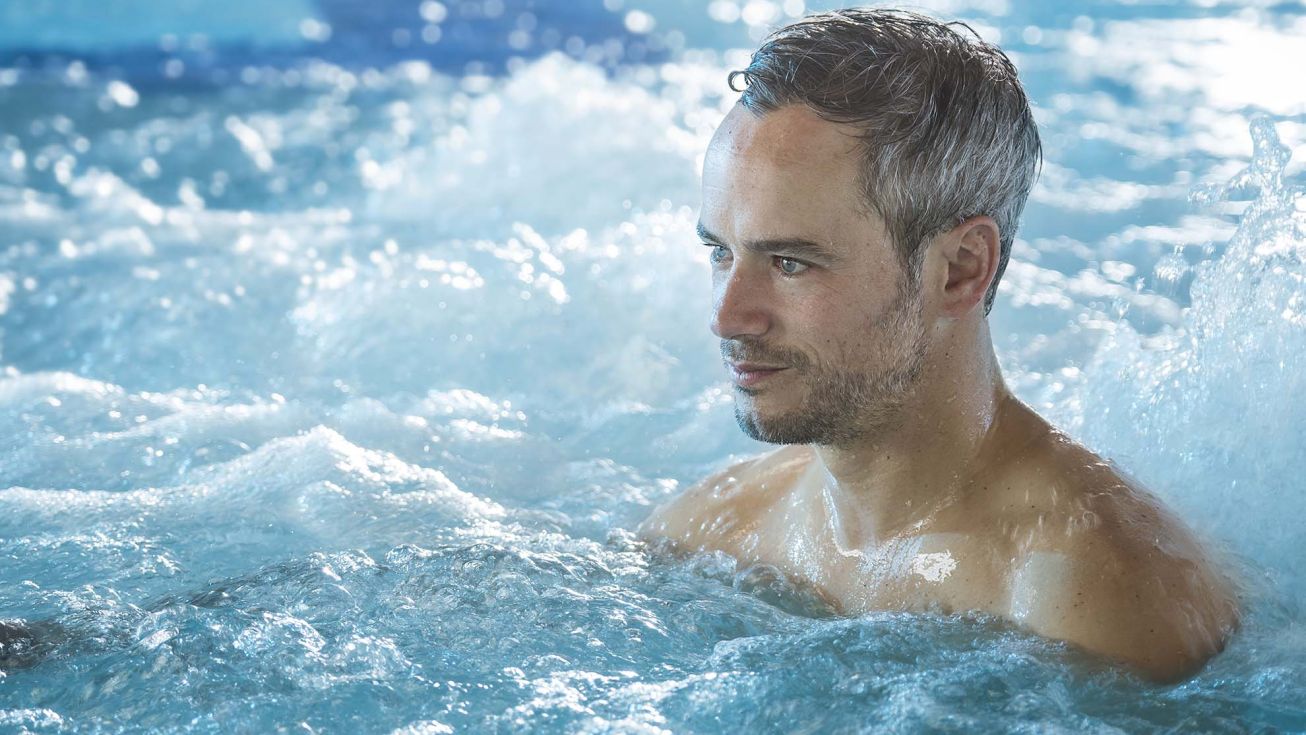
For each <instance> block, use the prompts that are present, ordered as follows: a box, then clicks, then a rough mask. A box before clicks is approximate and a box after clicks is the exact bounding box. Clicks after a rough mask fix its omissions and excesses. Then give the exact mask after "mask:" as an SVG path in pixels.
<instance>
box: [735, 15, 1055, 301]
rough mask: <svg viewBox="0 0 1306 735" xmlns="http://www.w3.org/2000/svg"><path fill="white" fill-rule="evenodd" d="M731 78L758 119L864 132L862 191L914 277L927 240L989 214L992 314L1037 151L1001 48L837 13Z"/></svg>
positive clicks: (776, 41)
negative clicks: (995, 251)
mask: <svg viewBox="0 0 1306 735" xmlns="http://www.w3.org/2000/svg"><path fill="white" fill-rule="evenodd" d="M954 26H958V27H961V28H964V29H965V30H967V31H969V34H970V36H971V37H967V36H963V35H962V34H960V33H958V32H957V31H956V30H954V29H953V27H954ZM738 76H742V77H743V78H744V81H745V83H746V86H745V87H744V88H743V89H736V88H735V78H736V77H738ZM729 83H730V88H731V89H734V90H735V91H741V92H743V96H742V98H741V100H740V101H741V102H742V104H743V105H744V106H745V107H747V108H748V109H749V110H751V111H752V112H754V113H755V114H759V115H760V114H764V113H766V112H768V111H770V110H775V109H777V108H780V107H783V106H785V105H790V104H803V105H806V106H807V107H808V108H810V109H811V110H812V111H813V112H815V113H816V114H817V115H819V116H820V117H822V118H823V119H826V120H829V121H831V122H838V123H850V124H853V125H855V126H857V127H859V128H861V130H862V135H861V136H860V139H861V145H862V157H863V161H862V170H861V177H860V178H861V181H860V183H861V186H862V188H863V193H864V195H865V197H866V201H867V203H868V204H869V205H870V207H871V209H872V210H874V211H875V213H876V214H878V215H879V216H880V218H881V219H883V220H884V221H885V223H886V226H887V227H888V229H889V233H890V235H891V237H892V238H893V241H894V243H895V245H896V246H897V252H898V256H899V259H900V261H901V262H902V264H903V266H904V268H905V269H906V270H907V273H908V275H909V277H910V278H911V279H912V283H913V284H914V283H916V282H917V281H918V280H919V277H920V267H921V263H922V262H923V260H924V252H925V248H924V244H925V243H926V242H927V241H928V240H929V238H931V237H933V236H934V235H937V234H939V233H941V232H946V231H947V230H949V229H951V228H953V227H955V226H956V225H958V224H960V223H961V222H963V221H964V220H965V219H966V218H968V217H973V216H975V215H980V214H985V215H988V216H990V217H992V218H993V219H994V221H995V222H997V225H998V232H999V236H1000V240H1001V254H1000V256H999V258H998V268H997V272H996V274H995V275H994V277H993V283H992V284H991V285H990V286H989V290H988V293H986V294H985V297H984V313H985V314H988V313H989V310H990V309H992V308H993V298H994V296H995V295H996V293H997V290H998V281H999V279H1001V278H1002V273H1003V271H1004V270H1006V267H1007V260H1008V258H1009V257H1010V255H1011V243H1012V241H1013V240H1014V239H1015V233H1016V223H1017V221H1018V220H1019V219H1020V213H1021V210H1023V209H1024V207H1025V200H1026V199H1028V198H1029V192H1030V189H1031V188H1032V187H1033V185H1034V180H1035V178H1036V177H1037V175H1038V169H1039V167H1040V164H1041V158H1042V146H1041V144H1040V142H1039V137H1038V127H1037V126H1036V125H1035V124H1034V116H1033V114H1032V112H1031V111H1030V106H1029V100H1028V98H1027V97H1026V96H1025V92H1024V90H1023V89H1022V88H1021V86H1020V81H1019V80H1018V79H1017V78H1016V68H1015V66H1014V65H1013V64H1012V63H1011V60H1010V59H1008V58H1007V55H1006V54H1004V53H1002V50H1001V49H999V48H998V47H996V46H994V45H992V44H989V43H985V42H984V41H983V40H981V39H980V38H979V34H977V33H975V31H974V29H972V28H971V27H970V26H968V25H966V24H964V23H960V22H953V23H941V22H939V21H937V20H934V19H933V18H929V17H926V16H924V15H919V14H916V13H910V12H906V11H895V10H869V9H848V10H838V11H834V12H830V13H820V14H817V15H811V16H808V17H806V18H802V19H800V20H798V21H795V22H794V23H791V24H789V25H787V26H785V27H783V28H780V29H779V30H777V31H776V32H774V33H772V34H771V35H770V36H769V37H768V38H767V39H766V41H765V42H764V43H763V44H762V47H761V48H759V49H758V50H757V52H756V53H754V54H753V58H752V60H751V62H750V63H749V65H748V68H747V69H744V70H742V71H734V72H731V73H730V77H729Z"/></svg>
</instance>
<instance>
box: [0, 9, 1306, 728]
mask: <svg viewBox="0 0 1306 735" xmlns="http://www.w3.org/2000/svg"><path fill="white" fill-rule="evenodd" d="M214 7H216V6H214ZM801 7H802V4H801V3H794V2H786V3H771V2H762V1H760V0H750V1H749V2H732V1H730V0H724V1H718V2H712V3H697V2H689V1H688V0H685V2H665V3H659V2H653V1H652V0H647V1H645V2H635V1H634V0H626V1H625V2H619V1H614V0H607V1H606V2H561V1H560V0H559V2H533V3H528V2H526V1H525V0H513V1H508V0H486V1H484V2H476V3H461V4H460V3H454V2H450V3H436V2H430V1H429V0H428V2H416V3H398V2H386V3H378V4H369V5H367V6H364V5H362V4H357V3H348V2H344V0H322V1H321V2H308V0H275V1H270V0H264V2H260V3H253V2H247V1H240V2H231V3H227V4H225V5H224V6H223V10H222V12H216V11H214V10H212V9H211V8H210V9H208V10H206V9H205V8H209V6H201V5H200V4H198V3H196V4H189V5H188V4H185V3H181V4H164V3H154V2H146V1H145V0H119V1H118V2H117V3H109V4H103V3H99V4H97V3H90V2H80V1H69V2H64V3H59V4H54V3H51V4H32V5H28V6H26V7H24V8H22V9H21V12H20V9H19V8H18V6H17V5H16V4H9V5H6V6H4V8H2V9H0V365H2V366H3V370H4V373H3V376H2V377H0V427H3V433H0V437H2V438H0V554H3V556H2V557H0V558H3V560H4V564H3V566H2V567H0V619H5V620H8V621H15V620H18V621H23V626H24V629H26V630H27V631H29V632H30V634H31V636H32V637H31V638H29V639H27V640H28V642H29V643H28V645H27V647H23V641H22V640H17V641H16V642H14V643H13V644H11V645H13V646H16V647H17V650H11V651H9V652H8V655H9V657H10V660H11V661H12V662H13V663H12V665H11V666H10V667H9V668H7V669H6V670H5V671H4V672H3V675H2V676H0V730H7V731H24V730H26V731H32V732H50V733H58V732H113V731H120V730H134V729H152V730H157V731H176V730H183V729H188V730H199V731H222V732H226V731H248V732H270V731H286V732H299V731H305V732H308V731H311V732H382V733H390V732H398V733H441V732H518V731H522V732H527V731H529V732H650V733H652V732H663V731H670V732H677V733H679V732H705V733H712V732H721V731H736V732H820V733H825V732H856V731H871V732H878V731H894V732H899V731H912V732H915V731H923V732H974V731H984V732H989V731H995V732H996V731H1012V732H1047V731H1081V730H1088V731H1106V732H1115V731H1125V732H1136V731H1174V732H1190V731H1208V732H1209V731H1228V732H1246V731H1275V730H1277V731H1301V730H1306V705H1303V704H1302V703H1303V702H1306V612H1303V603H1304V602H1306V562H1304V561H1303V558H1302V554H1301V548H1302V541H1303V533H1302V531H1301V530H1300V529H1301V522H1300V519H1301V518H1302V517H1303V515H1306V513H1304V511H1306V495H1304V494H1303V493H1302V492H1301V481H1300V479H1299V478H1300V477H1301V471H1302V469H1303V468H1304V467H1306V445H1304V444H1303V442H1302V439H1301V436H1302V433H1303V432H1302V430H1303V427H1304V426H1306V407H1304V406H1303V404H1302V402H1301V401H1300V400H1299V398H1298V397H1299V396H1301V395H1302V394H1303V389H1304V388H1306V385H1303V382H1304V381H1303V378H1302V377H1301V372H1300V370H1299V369H1297V368H1298V364H1297V363H1296V362H1295V361H1296V360H1297V359H1300V358H1301V356H1302V355H1304V354H1306V303H1303V298H1306V297H1303V295H1302V294H1303V287H1302V281H1303V278H1304V277H1306V264H1304V263H1303V256H1304V255H1306V198H1303V195H1302V193H1301V188H1302V185H1301V181H1302V176H1301V171H1302V166H1303V159H1302V154H1301V150H1302V149H1303V146H1302V141H1303V139H1306V92H1303V91H1302V87H1301V85H1300V84H1297V82H1296V80H1295V79H1293V78H1292V76H1291V74H1290V73H1289V71H1288V70H1290V69H1295V68H1297V67H1299V66H1300V65H1301V63H1302V62H1306V58H1303V56H1306V51H1304V50H1303V49H1306V14H1303V13H1302V12H1301V11H1300V10H1295V9H1294V8H1292V7H1291V6H1286V5H1283V4H1275V3H1269V2H1266V3H1258V4H1250V5H1233V4H1222V3H1203V4H1202V5H1201V6H1200V7H1199V6H1191V7H1190V6H1182V5H1165V4H1156V5H1128V4H1124V5H1114V4H1107V3H1102V2H1082V3H1079V4H1078V5H1077V6H1074V7H1073V8H1072V7H1071V6H1068V5H1062V4H1057V5H1056V6H1055V8H1054V7H1053V6H1052V4H1043V3H1037V4H1035V3H1017V2H1002V1H1001V0H977V1H975V2H945V1H943V0H940V1H939V2H936V3H933V4H926V7H930V8H934V9H935V10H936V11H937V12H938V13H940V14H943V15H958V16H961V17H964V18H966V19H968V20H971V21H972V22H973V23H974V25H975V27H976V28H977V29H978V30H979V31H980V32H981V33H982V34H984V35H985V36H986V37H987V38H990V39H992V40H997V41H999V42H1000V43H1001V44H1002V45H1003V46H1004V47H1005V48H1008V49H1009V50H1010V51H1011V52H1012V53H1013V56H1014V57H1015V58H1016V61H1017V64H1018V66H1020V68H1021V69H1022V73H1023V74H1024V77H1025V80H1026V84H1027V86H1028V88H1029V91H1030V95H1031V97H1032V99H1033V101H1034V102H1035V105H1036V113H1037V115H1038V118H1039V123H1040V125H1041V127H1042V130H1043V137H1044V143H1045V150H1046V158H1047V163H1046V165H1045V168H1044V172H1043V177H1042V180H1041V183H1040V185H1039V187H1038V188H1037V189H1036V191H1035V192H1034V194H1033V196H1032V199H1031V203H1030V205H1029V207H1028V208H1027V210H1026V216H1025V221H1024V224H1023V228H1022V232H1021V238H1020V240H1018V242H1017V244H1016V249H1015V251H1014V253H1013V260H1012V263H1011V265H1010V266H1009V267H1008V270H1007V273H1006V275H1005V276H1004V279H1003V285H1002V290H1001V294H1000V296H999V299H998V302H997V304H996V306H995V309H994V312H993V318H992V323H993V330H994V336H995V341H996V346H997V348H998V354H999V358H1000V360H1001V361H1002V363H1003V366H1004V370H1005V372H1006V375H1007V379H1008V382H1009V384H1010V385H1011V386H1012V387H1013V388H1014V390H1015V391H1016V392H1017V394H1018V395H1020V396H1021V397H1022V398H1023V399H1025V400H1026V401H1027V402H1029V403H1031V404H1033V405H1034V406H1035V407H1037V408H1038V409H1039V410H1040V411H1042V412H1043V413H1045V415H1048V416H1049V417H1050V418H1052V419H1053V420H1054V421H1056V422H1058V423H1059V424H1061V425H1062V426H1064V427H1065V428H1067V429H1068V430H1069V431H1070V432H1071V433H1072V434H1073V435H1075V436H1076V437H1078V438H1080V439H1082V440H1083V441H1085V442H1086V443H1088V444H1089V445H1090V446H1092V447H1093V448H1095V449H1097V450H1099V451H1101V452H1102V453H1104V454H1106V455H1107V456H1109V457H1112V458H1113V459H1115V460H1116V461H1117V462H1118V463H1119V464H1121V465H1122V466H1123V467H1125V468H1127V469H1129V470H1130V471H1132V472H1133V473H1134V474H1135V475H1136V476H1138V477H1139V478H1140V479H1141V480H1142V481H1143V482H1144V483H1145V484H1147V485H1148V486H1150V487H1151V488H1152V489H1153V490H1154V491H1155V492H1156V493H1157V494H1158V495H1160V496H1161V497H1163V498H1165V499H1166V501H1167V502H1168V503H1169V504H1171V505H1172V506H1173V507H1174V508H1176V510H1178V511H1179V512H1180V513H1181V515H1183V517H1184V518H1185V519H1186V520H1187V521H1188V522H1189V523H1190V524H1191V525H1192V526H1193V527H1194V528H1196V529H1197V530H1198V531H1199V532H1200V533H1201V534H1202V535H1203V536H1205V537H1206V538H1207V539H1208V541H1209V543H1211V544H1212V545H1213V546H1214V547H1216V548H1219V549H1223V550H1224V552H1225V553H1226V554H1227V555H1228V557H1229V559H1230V563H1231V564H1234V565H1236V566H1237V567H1239V568H1240V569H1241V570H1242V575H1243V577H1244V579H1245V598H1246V604H1247V606H1248V609H1249V616H1248V619H1247V621H1246V624H1245V626H1244V628H1243V630H1242V631H1241V632H1240V633H1239V634H1238V635H1237V636H1236V637H1235V638H1234V639H1233V641H1232V643H1231V645H1230V647H1229V649H1228V650H1227V651H1226V652H1225V653H1223V654H1222V655H1220V656H1219V657H1217V658H1216V659H1214V660H1213V661H1212V662H1211V663H1210V664H1209V665H1208V666H1207V668H1206V669H1205V670H1204V671H1203V672H1202V673H1201V674H1200V675H1199V676H1197V677H1195V678H1194V679H1192V680H1190V681H1188V682H1185V683H1183V684H1180V685H1177V686H1168V687H1161V686H1154V685H1150V684H1146V683H1142V682H1139V681H1137V680H1135V679H1133V678H1131V677H1129V676H1128V675H1127V674H1124V673H1122V672H1119V671H1115V670H1113V669H1110V668H1108V667H1103V666H1101V665H1098V664H1095V663H1094V662H1092V661H1088V660H1085V659H1083V658H1081V657H1079V656H1078V655H1076V654H1075V653H1074V652H1072V651H1069V650H1067V649H1065V648H1064V647H1063V646H1060V645H1058V644H1054V643H1050V642H1047V641H1043V640H1040V639H1037V638H1033V637H1030V636H1026V635H1023V634H1021V633H1020V632H1019V631H1018V630H1015V629H1013V628H1011V627H1009V626H1006V625H1004V624H1002V623H999V622H997V621H994V620H989V619H984V618H982V617H978V616H960V617H947V616H932V615H901V614H878V615H870V616H864V617H859V618H855V619H841V618H836V617H833V616H831V615H829V614H828V612H827V611H825V610H823V609H822V608H821V607H820V606H819V604H817V603H816V602H815V601H814V600H812V599H810V598H809V597H808V596H806V595H805V594H804V593H803V591H802V590H797V589H793V588H791V587H789V586H788V585H786V584H785V582H784V580H782V579H780V578H778V577H777V575H776V574H775V573H774V572H773V571H771V570H768V569H766V568H753V569H737V568H735V566H734V564H733V563H732V562H731V560H729V559H728V558H726V557H723V556H701V557H698V558H695V559H691V560H682V561H677V560H674V559H670V558H667V557H665V556H663V555H661V554H659V553H656V550H650V549H648V548H646V547H645V546H644V545H642V544H640V543H638V542H637V541H636V540H635V539H634V536H633V534H632V532H631V531H632V529H633V528H634V526H635V525H636V524H637V523H638V521H639V520H641V519H642V518H643V517H644V515H645V514H647V512H648V510H649V509H650V507H651V506H652V505H653V504H655V503H657V502H660V501H661V500H663V499H665V498H667V497H668V496H670V495H671V494H673V493H675V492H676V491H677V490H678V488H680V487H682V486H683V485H684V484H686V483H688V482H692V481H694V480H696V479H697V478H699V477H701V476H702V475H703V474H705V473H706V472H707V471H709V470H710V469H713V468H716V467H719V466H721V465H722V464H724V463H725V462H727V461H729V460H730V459H731V458H732V457H738V456H743V455H747V454H750V453H754V452H757V451H759V450H761V449H762V448H763V447H762V446H761V445H758V444H755V443H753V442H751V441H749V440H747V439H746V438H744V437H743V436H742V435H741V434H740V433H739V431H738V430H737V428H736V427H735V424H734V420H733V414H732V409H731V399H730V394H729V392H728V390H727V388H726V384H725V381H724V374H723V373H722V369H721V366H720V365H719V364H718V358H717V355H718V352H717V346H716V341H715V339H714V338H713V337H712V335H711V334H710V333H709V332H708V330H707V326H706V325H707V317H708V312H709V307H710V303H709V293H708V290H709V289H708V267H707V263H706V259H705V253H703V252H702V251H703V250H705V249H703V248H700V247H697V240H696V238H695V235H694V222H695V206H696V204H697V199H698V192H697V171H698V166H699V164H700V160H701V155H702V151H703V149H704V147H705V145H706V143H707V140H708V137H709V136H710V134H711V131H712V129H713V127H714V125H715V124H716V122H717V121H718V120H719V119H720V118H721V117H722V115H723V114H724V112H725V110H726V109H727V108H728V106H729V105H730V104H731V102H732V97H731V95H730V94H729V93H728V90H727V89H726V87H725V73H726V71H727V70H729V69H733V68H740V67H741V66H742V65H743V61H744V59H746V54H747V51H746V49H747V47H748V45H749V44H750V43H751V42H752V41H751V39H753V38H755V37H756V36H757V35H758V33H759V32H760V30H761V29H764V28H765V26H766V25H767V24H769V23H772V22H775V21H778V20H782V19H783V18H784V17H785V14H786V13H791V14H796V13H798V12H801ZM808 7H809V8H815V7H817V6H815V5H811V4H809V5H808ZM819 7H827V6H826V5H822V6H819ZM364 8H366V9H364ZM738 49H744V50H743V51H740V50H738ZM1294 152H1295V153H1296V157H1295V158H1294V157H1292V156H1293V153H1294Z"/></svg>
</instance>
